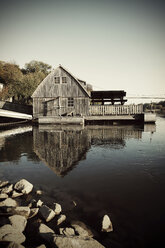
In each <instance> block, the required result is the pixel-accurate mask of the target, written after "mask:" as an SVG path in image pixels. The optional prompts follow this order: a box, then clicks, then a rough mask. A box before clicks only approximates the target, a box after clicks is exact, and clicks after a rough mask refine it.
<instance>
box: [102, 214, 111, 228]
mask: <svg viewBox="0 0 165 248" xmlns="http://www.w3.org/2000/svg"><path fill="white" fill-rule="evenodd" d="M112 231H113V226H112V222H111V220H110V218H109V216H108V215H104V217H103V221H102V232H112Z"/></svg>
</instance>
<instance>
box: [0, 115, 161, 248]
mask: <svg viewBox="0 0 165 248" xmlns="http://www.w3.org/2000/svg"><path fill="white" fill-rule="evenodd" d="M21 178H26V179H27V180H29V181H30V182H32V183H33V184H34V187H35V188H37V189H38V188H39V189H42V190H43V191H44V192H45V193H46V194H47V196H48V197H49V199H50V200H52V201H56V200H58V201H59V202H60V203H61V204H62V206H63V208H64V210H66V211H69V210H70V209H72V212H73V215H74V216H75V218H79V219H80V220H83V221H84V222H85V223H87V224H88V225H89V226H91V227H93V228H94V229H97V231H99V230H98V229H99V223H100V221H101V218H102V216H103V215H104V214H108V215H109V216H110V217H111V220H112V222H113V227H114V232H112V233H108V234H105V235H103V236H102V237H101V242H102V243H103V244H104V245H105V246H106V247H163V245H165V241H164V237H163V235H164V222H165V200H164V195H165V119H164V118H162V117H158V118H157V122H156V125H145V126H133V125H127V126H86V127H84V128H81V127H75V126H67V127H63V128H61V127H55V126H54V127H52V126H40V127H38V128H37V127H34V128H33V129H32V127H25V128H20V129H14V130H7V131H0V180H3V179H5V180H6V179H7V180H10V181H12V182H16V181H17V180H19V179H21ZM73 201H74V202H76V204H77V206H76V209H74V208H73V207H74V206H73Z"/></svg>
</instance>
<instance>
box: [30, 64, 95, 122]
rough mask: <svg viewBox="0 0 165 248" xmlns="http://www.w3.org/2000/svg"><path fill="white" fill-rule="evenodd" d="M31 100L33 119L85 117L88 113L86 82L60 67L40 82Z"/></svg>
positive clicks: (88, 100) (88, 99)
mask: <svg viewBox="0 0 165 248" xmlns="http://www.w3.org/2000/svg"><path fill="white" fill-rule="evenodd" d="M32 98H33V117H34V118H39V117H43V116H48V117H50V116H69V115H71V116H85V115H88V113H89V104H90V93H89V92H88V91H87V85H86V82H85V81H83V80H80V79H78V78H76V77H75V76H73V75H72V74H71V73H70V72H69V71H68V70H66V69H65V68H64V67H63V66H61V65H59V67H58V68H56V69H55V70H53V71H52V72H51V73H50V74H49V75H48V76H47V77H46V78H45V79H44V80H43V81H42V82H41V84H40V85H39V86H38V87H37V89H36V90H35V92H34V93H33V95H32Z"/></svg>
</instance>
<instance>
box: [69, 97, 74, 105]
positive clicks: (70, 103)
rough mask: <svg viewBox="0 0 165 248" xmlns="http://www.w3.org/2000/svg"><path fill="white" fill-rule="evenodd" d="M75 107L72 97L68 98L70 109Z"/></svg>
mask: <svg viewBox="0 0 165 248" xmlns="http://www.w3.org/2000/svg"><path fill="white" fill-rule="evenodd" d="M73 106H74V99H73V98H72V97H69V98H68V107H73Z"/></svg>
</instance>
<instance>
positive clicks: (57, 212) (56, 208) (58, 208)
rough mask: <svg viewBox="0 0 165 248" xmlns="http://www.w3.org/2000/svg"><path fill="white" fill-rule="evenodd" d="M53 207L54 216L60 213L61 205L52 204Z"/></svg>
mask: <svg viewBox="0 0 165 248" xmlns="http://www.w3.org/2000/svg"><path fill="white" fill-rule="evenodd" d="M54 205H55V208H54V212H55V214H56V215H59V214H60V213H61V211H62V208H61V205H60V204H58V203H54Z"/></svg>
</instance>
